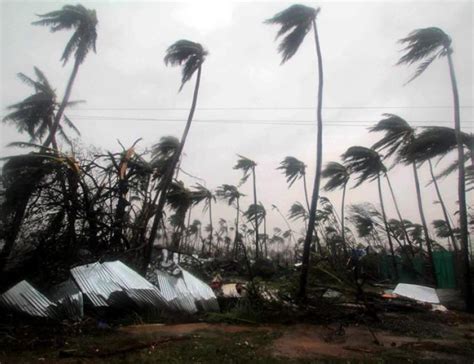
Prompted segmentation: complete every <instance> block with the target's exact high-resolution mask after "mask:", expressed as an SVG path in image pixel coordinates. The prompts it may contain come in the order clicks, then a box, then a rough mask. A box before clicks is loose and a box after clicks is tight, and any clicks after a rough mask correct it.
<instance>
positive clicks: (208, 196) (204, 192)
mask: <svg viewBox="0 0 474 364" xmlns="http://www.w3.org/2000/svg"><path fill="white" fill-rule="evenodd" d="M194 189H195V191H194V194H195V195H196V196H198V197H197V198H198V199H199V200H204V201H205V203H204V208H203V211H204V212H206V210H207V211H209V253H211V249H212V234H213V233H214V227H213V224H212V200H214V202H215V201H216V196H214V194H213V193H212V192H211V191H210V190H209V189H207V188H206V187H204V186H203V185H201V184H199V183H198V184H196V186H194Z"/></svg>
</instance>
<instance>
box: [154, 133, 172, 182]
mask: <svg viewBox="0 0 474 364" xmlns="http://www.w3.org/2000/svg"><path fill="white" fill-rule="evenodd" d="M178 148H179V140H178V138H176V137H174V136H165V137H161V138H160V141H159V142H158V143H156V144H154V145H153V146H152V147H151V162H150V165H151V166H152V168H153V169H154V170H155V176H158V177H160V176H162V175H163V174H164V173H165V171H166V169H167V168H168V167H169V165H170V163H171V162H172V160H173V156H174V153H175V152H176V151H177V150H178Z"/></svg>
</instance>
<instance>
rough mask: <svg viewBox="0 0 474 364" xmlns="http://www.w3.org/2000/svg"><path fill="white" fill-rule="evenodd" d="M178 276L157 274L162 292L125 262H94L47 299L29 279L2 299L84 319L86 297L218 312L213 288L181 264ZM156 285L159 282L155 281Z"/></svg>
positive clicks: (0, 302)
mask: <svg viewBox="0 0 474 364" xmlns="http://www.w3.org/2000/svg"><path fill="white" fill-rule="evenodd" d="M176 269H177V272H178V273H179V270H181V272H180V273H179V274H178V275H177V276H174V275H171V274H169V273H167V272H164V271H161V270H156V271H155V276H156V282H157V283H158V285H159V288H158V287H157V286H155V285H153V284H152V283H150V282H149V281H147V280H146V279H145V278H143V277H142V276H141V275H139V274H138V273H137V272H135V271H134V270H133V269H131V268H129V267H128V266H126V265H125V264H123V263H122V262H120V261H114V262H106V263H102V264H101V263H92V264H87V265H82V266H79V267H75V268H73V269H71V275H72V278H73V279H70V280H68V281H66V282H63V283H61V284H59V285H57V286H55V287H53V288H52V289H51V290H50V293H49V295H48V297H46V296H45V295H43V294H42V293H41V292H39V291H38V290H36V289H35V288H34V287H33V286H32V285H31V284H29V283H28V282H27V281H21V282H20V283H18V284H17V285H15V286H14V287H12V288H11V289H10V290H8V291H7V292H5V293H4V294H2V295H1V296H0V306H2V307H4V308H5V309H7V310H12V311H16V312H21V313H24V314H28V315H31V316H35V317H45V318H46V317H47V318H55V319H61V318H71V319H75V320H79V319H81V318H82V317H83V315H84V308H83V307H84V306H83V302H84V301H83V295H85V296H86V297H87V298H88V299H89V300H90V302H91V303H92V305H93V306H95V307H111V306H112V307H117V308H121V309H126V308H127V307H131V308H133V309H135V308H136V307H138V308H139V309H142V310H144V309H147V310H149V309H152V310H163V309H167V310H174V311H183V312H187V313H190V314H193V313H195V312H197V311H198V306H199V307H200V308H201V309H203V310H206V311H211V310H218V309H219V306H218V303H217V299H216V296H215V295H214V292H213V291H212V289H211V288H210V287H209V286H208V285H207V284H205V283H204V282H202V281H201V280H199V279H198V278H196V277H194V276H193V275H192V274H191V273H189V272H187V271H186V270H184V269H182V268H181V267H179V266H176ZM152 281H154V282H155V279H153V280H152Z"/></svg>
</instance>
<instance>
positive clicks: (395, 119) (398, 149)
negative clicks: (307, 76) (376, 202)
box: [369, 114, 436, 279]
mask: <svg viewBox="0 0 474 364" xmlns="http://www.w3.org/2000/svg"><path fill="white" fill-rule="evenodd" d="M383 116H385V118H384V119H382V120H380V121H379V122H378V123H377V124H376V125H375V126H373V127H371V128H369V131H370V132H384V133H385V135H384V137H383V138H382V139H380V140H379V141H378V142H376V143H375V144H374V145H373V146H372V148H374V149H375V150H377V151H385V152H386V154H385V156H384V159H386V158H389V157H391V156H393V155H395V154H396V155H397V156H396V159H397V161H404V162H405V163H406V164H411V166H412V169H413V176H414V178H415V188H416V197H417V202H418V212H419V214H420V219H421V224H422V226H423V233H424V235H425V242H426V247H427V249H428V254H429V259H430V264H431V268H432V275H433V278H435V279H436V274H435V271H434V269H435V268H434V261H433V251H432V247H431V239H430V236H429V233H428V224H427V223H426V218H425V212H424V210H423V203H422V200H421V189H420V179H419V176H418V168H417V166H416V162H415V161H414V160H407V159H405V158H404V155H403V150H404V149H406V148H409V145H410V144H411V143H413V141H414V140H415V129H414V128H412V127H411V126H410V125H409V124H408V123H407V122H406V121H405V120H404V119H402V118H401V117H400V116H397V115H394V114H383ZM396 206H397V205H396ZM396 210H397V214H398V218H399V219H400V221H401V223H402V229H403V232H404V235H405V238H406V239H407V241H410V239H409V237H408V231H407V228H406V226H405V224H404V220H403V219H402V217H401V214H400V210H399V209H398V206H397V208H396Z"/></svg>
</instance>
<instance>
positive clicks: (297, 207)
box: [288, 202, 308, 220]
mask: <svg viewBox="0 0 474 364" xmlns="http://www.w3.org/2000/svg"><path fill="white" fill-rule="evenodd" d="M288 217H289V218H290V219H291V220H307V219H308V211H307V210H306V208H305V207H304V206H303V205H302V204H301V203H300V202H295V203H294V204H293V205H291V207H290V210H289V212H288Z"/></svg>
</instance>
